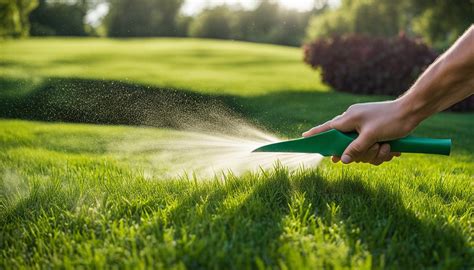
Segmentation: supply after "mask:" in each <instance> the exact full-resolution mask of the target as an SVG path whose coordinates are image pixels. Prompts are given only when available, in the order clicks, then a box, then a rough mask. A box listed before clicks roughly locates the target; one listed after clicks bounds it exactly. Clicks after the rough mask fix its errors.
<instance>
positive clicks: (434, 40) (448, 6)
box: [410, 0, 474, 49]
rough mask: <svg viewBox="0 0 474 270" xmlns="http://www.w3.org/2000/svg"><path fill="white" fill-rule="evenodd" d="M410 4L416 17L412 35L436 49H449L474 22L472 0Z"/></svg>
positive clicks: (425, 0)
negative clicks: (421, 38) (419, 37)
mask: <svg viewBox="0 0 474 270" xmlns="http://www.w3.org/2000/svg"><path fill="white" fill-rule="evenodd" d="M433 2H435V3H433ZM410 4H411V8H412V9H413V10H414V12H415V13H416V15H417V16H416V17H415V18H414V19H413V24H412V25H413V31H414V33H415V34H417V35H419V36H422V37H423V38H424V39H425V40H426V41H427V42H428V43H430V44H432V45H433V46H434V47H435V48H438V49H445V48H447V47H449V46H450V45H451V44H452V43H453V42H454V41H455V40H456V39H457V38H458V37H459V36H460V35H461V34H462V33H463V32H464V31H465V30H466V29H467V28H469V26H470V25H471V24H472V23H473V22H474V1H473V0H436V1H432V0H430V1H428V0H411V1H410Z"/></svg>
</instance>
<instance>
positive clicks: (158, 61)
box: [0, 39, 327, 95]
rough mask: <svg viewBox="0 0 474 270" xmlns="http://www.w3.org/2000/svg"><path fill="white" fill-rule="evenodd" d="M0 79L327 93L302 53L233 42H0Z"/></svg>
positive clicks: (238, 92)
mask: <svg viewBox="0 0 474 270" xmlns="http://www.w3.org/2000/svg"><path fill="white" fill-rule="evenodd" d="M1 46H2V50H0V59H1V60H0V61H1V62H2V65H1V66H0V74H1V75H2V77H3V76H7V77H19V78H22V77H24V76H25V74H27V78H28V79H31V77H33V78H44V77H62V78H71V77H74V78H92V79H115V80H127V81H131V82H137V83H145V84H151V85H158V86H162V87H168V86H169V87H178V88H185V89H191V90H194V91H199V92H211V93H222V92H225V93H231V94H235V95H257V94H265V93H268V92H274V91H275V90H298V91H307V90H315V89H320V90H327V88H326V87H324V86H323V85H322V84H319V83H318V80H317V77H315V76H314V73H313V72H311V70H310V69H308V68H306V67H305V66H304V65H302V64H301V59H302V57H303V56H302V54H301V51H300V50H297V49H294V48H286V47H282V46H268V45H254V44H250V43H243V42H233V41H213V40H193V39H189V40H184V39H148V40H127V41H123V40H100V39H76V40H71V39H69V40H63V39H39V40H23V41H3V42H2V44H1Z"/></svg>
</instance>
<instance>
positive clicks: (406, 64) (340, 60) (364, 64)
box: [304, 35, 474, 111]
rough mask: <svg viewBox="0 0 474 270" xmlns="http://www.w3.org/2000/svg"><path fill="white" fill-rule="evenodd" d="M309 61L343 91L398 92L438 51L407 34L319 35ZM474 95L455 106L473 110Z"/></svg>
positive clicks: (306, 51)
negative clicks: (373, 35) (368, 35)
mask: <svg viewBox="0 0 474 270" xmlns="http://www.w3.org/2000/svg"><path fill="white" fill-rule="evenodd" d="M304 54H305V56H304V57H305V58H304V60H305V62H306V63H308V64H309V65H311V66H312V67H313V68H321V70H322V77H323V81H324V82H325V83H327V84H329V85H331V86H332V87H333V88H334V89H336V90H338V91H343V92H349V93H354V94H366V95H392V96H398V95H400V94H402V93H403V92H405V91H406V90H407V89H408V88H410V86H411V85H412V84H413V83H414V82H415V80H416V78H417V77H418V76H419V75H420V74H421V73H422V72H423V70H424V69H425V68H426V67H427V66H428V65H429V64H431V63H432V62H433V61H434V60H435V59H436V57H437V54H436V53H435V52H434V51H433V50H432V49H430V48H429V47H428V46H427V45H425V44H423V43H421V42H420V41H418V40H413V39H409V38H407V37H406V36H404V35H399V36H398V37H395V38H373V37H372V38H371V37H367V36H360V35H351V36H342V37H341V36H338V37H333V38H330V39H319V40H316V41H314V42H312V43H309V44H307V45H305V46H304ZM473 101H474V100H473V97H471V98H469V99H468V100H466V101H464V102H463V103H461V104H457V105H455V106H453V107H452V109H453V110H463V111H466V110H473V109H474V102H473Z"/></svg>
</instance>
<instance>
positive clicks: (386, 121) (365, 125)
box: [303, 100, 418, 165]
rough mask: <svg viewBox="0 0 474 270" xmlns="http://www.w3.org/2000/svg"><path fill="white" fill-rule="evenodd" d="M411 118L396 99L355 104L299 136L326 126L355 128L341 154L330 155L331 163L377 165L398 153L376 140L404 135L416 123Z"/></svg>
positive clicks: (330, 127)
mask: <svg viewBox="0 0 474 270" xmlns="http://www.w3.org/2000/svg"><path fill="white" fill-rule="evenodd" d="M413 118H414V117H411V116H410V115H409V114H408V113H407V110H406V106H402V104H401V102H399V101H398V100H395V101H387V102H374V103H361V104H355V105H352V106H350V107H349V108H348V109H347V110H346V112H344V113H343V114H341V115H339V116H336V117H335V118H334V119H332V120H329V121H328V122H326V123H324V124H322V125H319V126H316V127H314V128H312V129H310V130H308V131H307V132H305V133H303V137H309V136H312V135H315V134H318V133H321V132H324V131H327V130H330V129H337V130H339V131H342V132H350V131H357V132H358V133H359V136H358V137H357V138H356V139H355V140H354V141H353V142H352V143H351V144H350V145H349V146H348V147H347V148H346V150H345V151H344V153H343V154H342V157H333V158H332V160H333V162H338V161H339V160H341V161H342V162H343V163H345V164H349V163H351V162H354V161H355V162H366V163H371V164H373V165H380V164H382V163H383V162H385V161H390V160H392V158H393V157H394V156H400V153H397V152H391V151H390V145H389V144H388V143H382V144H381V143H379V142H383V141H389V140H394V139H398V138H402V137H405V136H406V135H408V134H409V133H410V132H411V131H412V130H413V129H414V128H415V127H416V125H418V123H417V122H416V121H414V120H412V119H413Z"/></svg>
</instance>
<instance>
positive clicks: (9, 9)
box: [0, 0, 474, 48]
mask: <svg viewBox="0 0 474 270" xmlns="http://www.w3.org/2000/svg"><path fill="white" fill-rule="evenodd" d="M256 1H258V3H257V5H256V7H255V8H254V9H252V10H248V9H244V8H241V7H238V6H227V5H221V6H216V7H212V8H207V9H205V10H203V11H202V12H200V13H199V14H197V15H195V16H192V17H190V16H185V15H183V14H182V13H181V12H180V10H181V7H182V5H183V4H184V2H185V0H0V36H13V37H22V36H27V35H28V34H30V35H33V36H44V35H46V36H51V35H61V36H86V35H99V34H98V33H102V35H107V36H110V37H152V36H192V37H206V38H221V39H236V40H246V41H253V42H266V43H276V44H284V45H294V46H298V45H300V44H301V43H302V42H303V41H308V40H311V39H314V38H320V37H329V36H333V35H339V34H346V33H360V34H365V35H368V36H381V37H388V36H395V35H397V34H398V33H400V32H404V33H406V34H407V35H408V36H421V37H422V38H423V39H424V40H425V41H426V42H428V43H429V44H431V45H433V46H435V47H436V48H445V47H447V46H449V44H451V43H452V42H453V41H454V39H456V37H458V36H459V35H460V34H461V33H462V32H463V31H464V30H465V29H466V28H467V27H468V26H469V25H470V24H472V23H473V22H474V0H399V1H392V0H341V2H340V4H339V5H337V6H336V7H330V6H329V5H328V0H315V4H314V8H313V10H310V11H307V12H298V11H295V10H288V9H284V8H282V7H281V6H279V5H278V4H277V1H272V0H256ZM104 3H105V4H107V5H108V7H109V12H108V14H107V16H105V18H104V19H103V20H102V24H101V25H100V26H98V27H97V26H94V27H93V26H91V25H88V24H87V23H86V20H85V18H86V15H87V14H88V12H90V11H91V10H94V9H95V8H96V7H97V5H99V4H104ZM98 30H99V31H98Z"/></svg>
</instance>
